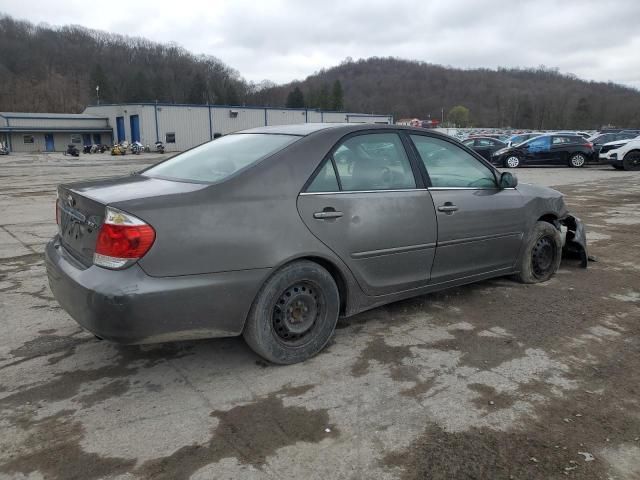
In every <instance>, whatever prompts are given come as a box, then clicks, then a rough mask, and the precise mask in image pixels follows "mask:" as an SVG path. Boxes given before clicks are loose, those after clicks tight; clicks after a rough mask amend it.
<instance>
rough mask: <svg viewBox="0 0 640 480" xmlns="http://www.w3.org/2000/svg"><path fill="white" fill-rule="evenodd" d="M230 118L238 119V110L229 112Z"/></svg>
mask: <svg viewBox="0 0 640 480" xmlns="http://www.w3.org/2000/svg"><path fill="white" fill-rule="evenodd" d="M229 117H230V118H238V111H237V110H229Z"/></svg>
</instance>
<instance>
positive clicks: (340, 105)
mask: <svg viewBox="0 0 640 480" xmlns="http://www.w3.org/2000/svg"><path fill="white" fill-rule="evenodd" d="M332 94H333V95H332V97H333V98H332V99H331V100H332V105H331V108H332V109H333V110H342V109H344V93H343V92H342V84H341V83H340V80H336V81H335V82H333V92H332Z"/></svg>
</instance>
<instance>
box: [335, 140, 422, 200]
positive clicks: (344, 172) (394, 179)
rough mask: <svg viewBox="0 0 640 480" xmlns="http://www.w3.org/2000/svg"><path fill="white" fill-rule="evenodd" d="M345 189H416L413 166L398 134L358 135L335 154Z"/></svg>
mask: <svg viewBox="0 0 640 480" xmlns="http://www.w3.org/2000/svg"><path fill="white" fill-rule="evenodd" d="M333 158H334V160H335V164H336V168H337V169H338V175H339V177H340V183H341V184H342V190H345V191H362V190H398V189H407V188H415V187H416V181H415V178H414V177H413V172H412V170H411V164H410V163H409V159H408V158H407V154H406V152H405V150H404V146H403V145H402V140H400V137H399V136H398V134H396V133H370V134H364V135H356V136H354V137H350V138H348V139H347V140H345V141H343V142H342V143H341V144H340V146H339V147H338V148H337V149H336V150H335V152H334V154H333Z"/></svg>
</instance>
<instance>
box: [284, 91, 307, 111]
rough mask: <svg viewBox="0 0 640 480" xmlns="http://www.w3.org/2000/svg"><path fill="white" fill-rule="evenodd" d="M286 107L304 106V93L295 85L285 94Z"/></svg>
mask: <svg viewBox="0 0 640 480" xmlns="http://www.w3.org/2000/svg"><path fill="white" fill-rule="evenodd" d="M287 108H304V94H303V93H302V90H300V87H296V88H294V89H293V90H291V91H290V92H289V95H287Z"/></svg>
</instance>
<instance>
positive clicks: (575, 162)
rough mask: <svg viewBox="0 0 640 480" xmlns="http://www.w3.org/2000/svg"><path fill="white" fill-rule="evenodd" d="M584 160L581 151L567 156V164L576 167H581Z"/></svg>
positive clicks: (585, 159)
mask: <svg viewBox="0 0 640 480" xmlns="http://www.w3.org/2000/svg"><path fill="white" fill-rule="evenodd" d="M586 161H587V158H586V157H585V156H584V155H583V154H582V153H574V154H573V155H571V158H569V166H570V167H576V168H578V167H583V166H584V164H585V162H586Z"/></svg>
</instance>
